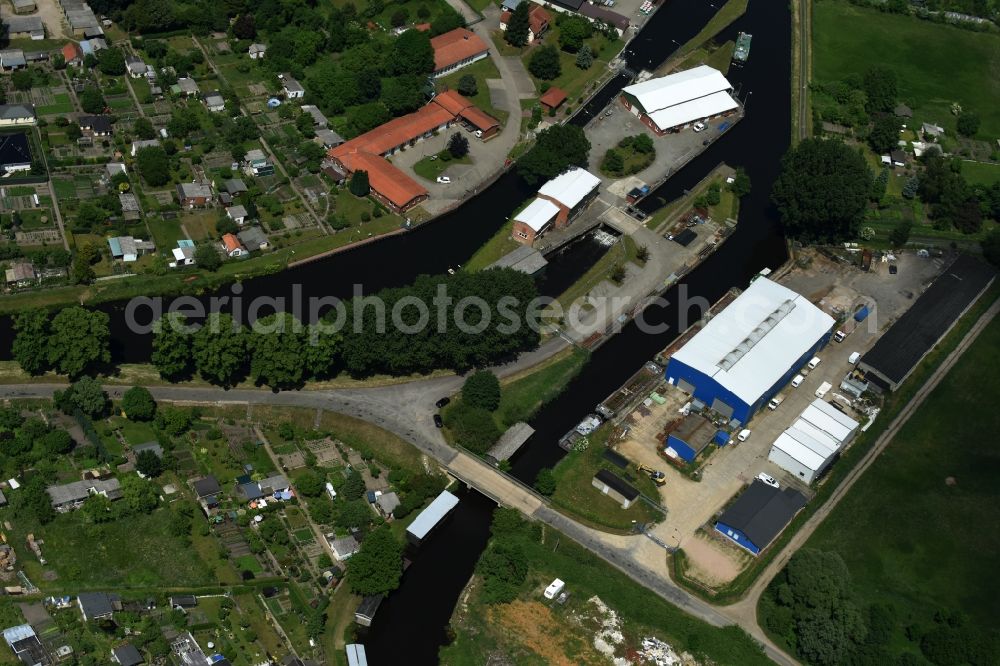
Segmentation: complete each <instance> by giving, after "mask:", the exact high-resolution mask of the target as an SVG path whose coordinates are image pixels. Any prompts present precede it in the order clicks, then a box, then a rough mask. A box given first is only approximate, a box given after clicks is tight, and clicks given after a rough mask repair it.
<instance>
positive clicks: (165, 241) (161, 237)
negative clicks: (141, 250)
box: [149, 218, 187, 251]
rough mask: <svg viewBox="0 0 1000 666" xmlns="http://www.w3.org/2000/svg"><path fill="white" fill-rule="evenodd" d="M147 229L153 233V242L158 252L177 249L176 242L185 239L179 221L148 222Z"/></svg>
mask: <svg viewBox="0 0 1000 666" xmlns="http://www.w3.org/2000/svg"><path fill="white" fill-rule="evenodd" d="M149 228H150V229H151V230H152V231H153V241H154V242H155V243H156V248H157V249H158V250H163V251H167V250H171V249H173V248H175V247H177V241H179V240H181V239H184V238H187V236H185V235H184V230H183V229H181V221H180V220H179V219H176V218H175V219H173V220H156V219H154V220H149Z"/></svg>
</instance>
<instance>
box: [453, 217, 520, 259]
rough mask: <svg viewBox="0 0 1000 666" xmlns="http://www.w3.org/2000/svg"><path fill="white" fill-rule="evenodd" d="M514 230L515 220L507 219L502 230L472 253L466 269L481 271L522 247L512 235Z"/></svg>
mask: <svg viewBox="0 0 1000 666" xmlns="http://www.w3.org/2000/svg"><path fill="white" fill-rule="evenodd" d="M513 230H514V221H513V220H507V221H506V222H504V224H503V226H502V227H500V230H499V231H497V232H496V233H495V234H494V235H493V237H492V238H490V239H489V240H488V241H486V243H485V244H484V245H483V246H482V247H481V248H479V249H478V250H476V253H475V254H474V255H472V258H471V259H469V261H468V262H467V263H466V264H465V267H464V268H465V270H467V271H481V270H483V269H484V268H486V267H487V266H489V265H490V264H492V263H493V262H495V261H497V260H498V259H500V258H501V257H503V256H504V255H506V254H509V253H510V252H513V251H514V250H516V249H517V248H519V247H521V244H520V243H518V242H517V241H516V240H514V239H513V238H512V237H511V234H512V233H513Z"/></svg>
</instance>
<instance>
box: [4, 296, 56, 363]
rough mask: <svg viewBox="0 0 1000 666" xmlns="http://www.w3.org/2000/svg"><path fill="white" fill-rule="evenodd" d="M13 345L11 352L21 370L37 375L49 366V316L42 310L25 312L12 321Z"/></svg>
mask: <svg viewBox="0 0 1000 666" xmlns="http://www.w3.org/2000/svg"><path fill="white" fill-rule="evenodd" d="M14 331H15V332H16V335H15V337H14V343H13V345H12V346H11V352H12V354H13V356H14V360H15V361H17V364H18V365H19V366H21V369H22V370H24V371H25V372H27V373H28V374H29V375H38V374H41V373H43V372H44V371H45V369H46V368H47V367H48V364H49V348H48V337H49V315H48V313H47V312H45V311H44V310H26V311H24V312H21V313H19V314H18V315H17V318H16V319H15V320H14Z"/></svg>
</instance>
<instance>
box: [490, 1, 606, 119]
mask: <svg viewBox="0 0 1000 666" xmlns="http://www.w3.org/2000/svg"><path fill="white" fill-rule="evenodd" d="M552 23H553V25H552V27H551V28H549V31H548V32H547V33H545V37H544V40H543V41H544V42H545V44H551V45H553V46H555V47H556V48H559V27H558V26H556V25H555V20H553V22H552ZM505 43H506V42H505ZM585 43H586V44H588V45H589V46H590V49H591V51H593V53H594V64H592V65H591V66H590V69H580V68H579V67H577V66H576V54H575V53H567V52H565V51H563V50H561V49H560V50H559V64H560V67H561V73H560V74H559V76H557V77H556V78H555V79H553V80H551V81H547V82H545V81H542V80H540V79H538V78H535V76H534V75H531V74H530V70H528V72H529V75H530V76H531V79H532V81H534V82H535V88H536V89H537V90H539V91H541V88H542V84H543V83H548V84H549V85H550V86H555V87H557V88H561V89H562V90H563V92H565V93H566V104H565V106H563V108H562V109H561V112H562V113H567V114H568V113H569V112H570V111H571V110H572V109H573V108H574V107H575V106H576V105H577V104H578V103H579V101H578V100H579V98H580V97H585V96H586V95H587V94H589V93H590V92H592V89H593V88H594V87H595V86H596V82H597V80H598V79H599V78H601V77H602V76H603V75H605V74H606V73H607V71H608V68H607V66H606V65H607V63H608V61H609V60H611V58H613V57H615V56H616V55H618V52H619V51H621V50H622V47H623V46H624V42H622V40H621V39H608V38H607V37H605V36H604V35H600V34H596V33H595V34H594V36H593V37H591V38H589V39H587V40H586V42H585ZM536 48H538V47H537V46H531V47H526V48H524V49H522V53H523V55H522V56H521V59H522V60H523V61H524V67H525V69H528V63H529V62H530V61H531V56H532V54H534V52H535V49H536Z"/></svg>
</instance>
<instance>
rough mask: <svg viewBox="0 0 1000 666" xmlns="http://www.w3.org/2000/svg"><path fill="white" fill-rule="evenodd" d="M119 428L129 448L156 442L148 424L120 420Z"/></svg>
mask: <svg viewBox="0 0 1000 666" xmlns="http://www.w3.org/2000/svg"><path fill="white" fill-rule="evenodd" d="M121 426H122V436H123V437H124V438H125V441H126V442H128V443H129V445H130V446H138V445H139V444H145V443H146V442H155V441H156V433H155V432H153V427H152V426H150V425H149V424H148V423H140V422H136V421H128V420H126V419H121Z"/></svg>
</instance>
